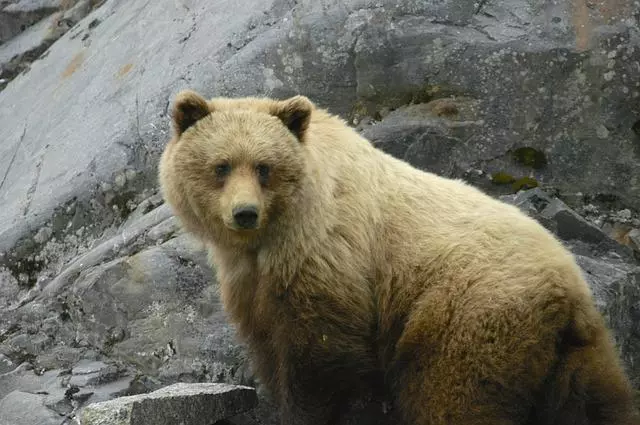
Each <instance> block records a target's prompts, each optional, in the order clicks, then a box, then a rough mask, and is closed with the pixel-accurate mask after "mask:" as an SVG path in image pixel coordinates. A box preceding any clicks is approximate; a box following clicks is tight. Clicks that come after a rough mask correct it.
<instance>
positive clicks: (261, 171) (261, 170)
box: [256, 164, 271, 185]
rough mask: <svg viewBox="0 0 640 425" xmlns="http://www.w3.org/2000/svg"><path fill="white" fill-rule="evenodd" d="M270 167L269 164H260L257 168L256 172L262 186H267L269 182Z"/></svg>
mask: <svg viewBox="0 0 640 425" xmlns="http://www.w3.org/2000/svg"><path fill="white" fill-rule="evenodd" d="M270 171H271V170H270V169H269V166H268V165H267V164H258V165H257V166H256V172H257V173H258V179H259V180H260V184H263V185H265V184H267V181H268V180H269V172H270Z"/></svg>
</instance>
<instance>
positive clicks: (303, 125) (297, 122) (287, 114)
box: [273, 96, 314, 142]
mask: <svg viewBox="0 0 640 425" xmlns="http://www.w3.org/2000/svg"><path fill="white" fill-rule="evenodd" d="M313 109H314V106H313V103H311V101H310V100H309V99H308V98H306V97H305V96H294V97H292V98H289V99H287V100H283V101H281V102H278V104H277V106H276V108H275V111H273V115H275V116H277V117H278V118H280V120H281V121H282V122H283V123H284V125H285V126H287V128H288V129H289V131H291V132H292V133H293V135H294V136H296V137H297V138H298V140H300V141H301V142H303V141H304V136H305V132H306V131H307V128H308V127H309V121H311V112H312V111H313Z"/></svg>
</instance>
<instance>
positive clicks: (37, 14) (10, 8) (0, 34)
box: [0, 0, 60, 44]
mask: <svg viewBox="0 0 640 425" xmlns="http://www.w3.org/2000/svg"><path fill="white" fill-rule="evenodd" d="M59 7H60V1H58V0H52V1H49V0H43V1H18V2H14V3H12V4H9V5H7V6H4V7H2V6H1V5H0V44H2V43H5V42H7V41H8V40H10V39H12V38H13V37H15V36H16V35H18V34H20V33H22V32H23V31H24V30H25V29H26V28H28V27H30V26H31V25H33V24H34V23H36V22H39V21H41V20H42V19H43V18H45V17H46V16H49V15H51V14H52V13H53V12H55V11H56V10H58V9H59Z"/></svg>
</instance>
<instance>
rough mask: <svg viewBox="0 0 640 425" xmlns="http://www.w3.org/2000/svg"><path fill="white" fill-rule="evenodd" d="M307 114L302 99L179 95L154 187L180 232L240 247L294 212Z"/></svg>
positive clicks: (308, 108) (300, 181)
mask: <svg viewBox="0 0 640 425" xmlns="http://www.w3.org/2000/svg"><path fill="white" fill-rule="evenodd" d="M313 109H314V105H313V104H312V103H311V102H310V101H309V99H307V98H306V97H304V96H295V97H292V98H290V99H286V100H281V101H278V100H272V99H260V98H240V99H229V98H220V99H213V100H211V101H207V100H205V99H204V98H202V97H201V96H200V95H198V94H197V93H195V92H193V91H190V90H185V91H182V92H180V93H179V94H178V95H177V96H176V98H175V100H174V105H173V111H172V119H173V129H174V136H173V139H172V140H171V142H170V143H169V144H168V145H167V147H166V149H165V151H164V153H163V155H162V159H161V162H160V182H161V186H162V191H163V195H164V197H165V199H166V200H167V202H168V203H169V204H170V205H171V207H172V208H173V209H174V211H175V212H176V214H177V215H178V216H179V217H180V219H181V221H182V222H183V223H184V225H185V227H186V228H187V229H188V230H190V231H192V232H193V233H195V234H198V235H201V236H203V237H204V238H206V239H210V240H211V239H212V240H213V241H215V242H219V243H225V242H227V243H244V244H246V243H248V242H250V241H251V240H252V239H253V240H257V239H259V236H260V234H262V233H264V229H266V228H268V227H269V226H270V225H273V223H274V222H276V221H277V220H278V219H279V218H280V217H282V214H283V213H284V212H285V209H286V208H299V205H295V197H296V194H297V193H299V191H300V189H301V187H302V184H303V180H304V177H305V163H306V161H305V153H304V143H305V141H306V136H307V134H306V133H307V128H308V126H309V122H310V118H311V113H312V111H313Z"/></svg>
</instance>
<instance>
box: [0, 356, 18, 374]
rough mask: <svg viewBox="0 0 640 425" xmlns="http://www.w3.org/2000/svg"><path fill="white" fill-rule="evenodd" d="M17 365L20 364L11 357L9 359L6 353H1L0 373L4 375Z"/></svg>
mask: <svg viewBox="0 0 640 425" xmlns="http://www.w3.org/2000/svg"><path fill="white" fill-rule="evenodd" d="M16 367H18V365H16V364H15V363H13V362H12V361H11V359H9V358H8V357H7V356H5V355H4V354H0V375H4V374H5V373H7V372H11V371H12V370H14V369H15V368H16Z"/></svg>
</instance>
